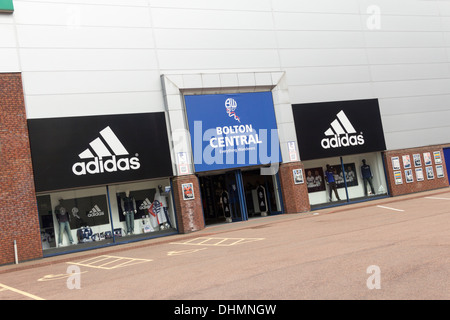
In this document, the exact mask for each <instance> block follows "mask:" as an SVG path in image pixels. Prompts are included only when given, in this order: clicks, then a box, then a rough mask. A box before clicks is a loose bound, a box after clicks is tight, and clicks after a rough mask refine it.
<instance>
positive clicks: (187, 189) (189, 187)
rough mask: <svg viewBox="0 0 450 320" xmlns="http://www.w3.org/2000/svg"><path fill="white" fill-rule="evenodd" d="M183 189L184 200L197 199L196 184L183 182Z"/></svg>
mask: <svg viewBox="0 0 450 320" xmlns="http://www.w3.org/2000/svg"><path fill="white" fill-rule="evenodd" d="M181 189H182V191H183V200H192V199H195V195H194V185H193V184H192V183H183V184H182V185H181Z"/></svg>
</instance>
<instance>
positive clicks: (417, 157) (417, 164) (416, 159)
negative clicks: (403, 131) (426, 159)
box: [413, 153, 422, 168]
mask: <svg viewBox="0 0 450 320" xmlns="http://www.w3.org/2000/svg"><path fill="white" fill-rule="evenodd" d="M413 159H414V167H416V168H417V167H421V166H422V158H421V157H420V153H417V154H413Z"/></svg>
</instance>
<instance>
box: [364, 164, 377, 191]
mask: <svg viewBox="0 0 450 320" xmlns="http://www.w3.org/2000/svg"><path fill="white" fill-rule="evenodd" d="M362 163H363V165H362V166H361V175H362V178H363V184H364V194H365V195H366V196H367V183H369V185H370V189H371V191H372V194H373V195H374V194H375V189H374V188H373V182H372V179H373V176H372V171H371V170H370V166H369V165H368V164H366V160H365V159H363V161H362Z"/></svg>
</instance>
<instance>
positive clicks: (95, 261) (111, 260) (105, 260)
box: [67, 256, 153, 270]
mask: <svg viewBox="0 0 450 320" xmlns="http://www.w3.org/2000/svg"><path fill="white" fill-rule="evenodd" d="M150 261H153V260H151V259H137V258H124V257H115V256H99V257H95V258H91V259H87V260H84V261H81V262H67V263H68V264H72V265H78V266H83V267H89V268H95V269H104V270H112V269H117V268H122V267H128V266H132V265H136V264H139V263H144V262H150ZM99 263H101V264H100V265H99ZM113 264H116V265H113ZM108 265H109V266H108Z"/></svg>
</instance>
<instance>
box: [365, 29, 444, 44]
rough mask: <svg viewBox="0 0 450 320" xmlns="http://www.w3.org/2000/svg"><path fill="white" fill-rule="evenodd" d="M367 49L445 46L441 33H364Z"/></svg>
mask: <svg viewBox="0 0 450 320" xmlns="http://www.w3.org/2000/svg"><path fill="white" fill-rule="evenodd" d="M365 39H366V45H367V47H369V48H374V47H376V48H402V47H403V48H439V47H443V46H445V39H444V38H443V36H442V33H441V32H419V31H415V32H397V31H391V32H384V31H373V32H366V33H365Z"/></svg>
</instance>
